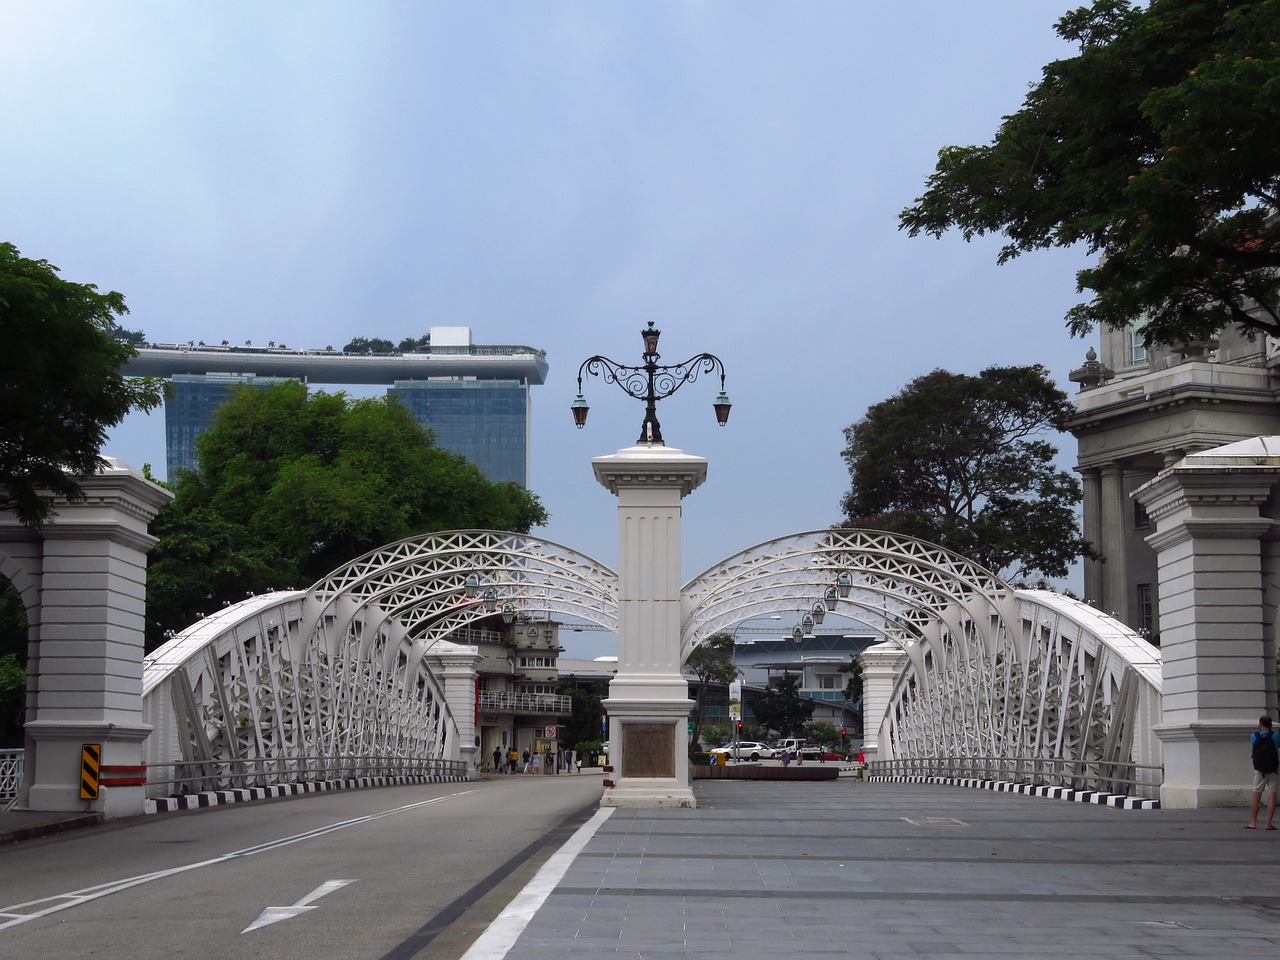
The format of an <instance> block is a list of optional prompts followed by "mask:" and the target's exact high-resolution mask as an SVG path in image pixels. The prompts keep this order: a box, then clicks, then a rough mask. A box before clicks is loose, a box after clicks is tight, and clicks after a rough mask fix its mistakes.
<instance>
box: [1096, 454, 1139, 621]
mask: <svg viewBox="0 0 1280 960" xmlns="http://www.w3.org/2000/svg"><path fill="white" fill-rule="evenodd" d="M1100 502H1101V506H1102V510H1101V511H1100V514H1101V525H1100V530H1099V541H1100V542H1099V543H1098V544H1097V546H1098V550H1099V552H1100V553H1101V554H1102V559H1103V562H1102V563H1101V564H1099V566H1101V568H1102V570H1101V581H1102V584H1101V585H1102V591H1101V593H1100V594H1099V596H1098V609H1099V610H1101V611H1102V612H1103V613H1107V614H1111V615H1112V616H1114V617H1115V618H1116V619H1118V620H1120V621H1122V622H1123V623H1127V624H1131V623H1132V622H1133V621H1132V618H1131V617H1130V612H1131V611H1130V609H1129V608H1130V605H1131V604H1130V600H1129V591H1128V586H1127V581H1128V575H1127V567H1128V563H1127V562H1126V560H1125V552H1124V534H1125V531H1126V530H1128V529H1129V526H1130V524H1129V523H1128V522H1127V521H1128V519H1129V513H1128V511H1129V509H1131V508H1130V506H1129V500H1128V498H1127V497H1125V495H1124V470H1123V469H1122V468H1121V467H1120V466H1119V465H1116V464H1109V465H1108V466H1105V467H1103V468H1102V483H1101V497H1100Z"/></svg>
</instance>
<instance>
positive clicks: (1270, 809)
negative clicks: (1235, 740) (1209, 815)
mask: <svg viewBox="0 0 1280 960" xmlns="http://www.w3.org/2000/svg"><path fill="white" fill-rule="evenodd" d="M1249 742H1250V743H1251V744H1252V745H1253V799H1252V800H1251V801H1250V803H1249V822H1248V823H1246V824H1245V825H1244V828H1245V829H1246V830H1257V829H1258V808H1259V807H1260V806H1262V794H1263V793H1264V792H1265V793H1266V794H1267V825H1266V829H1268V830H1274V829H1275V828H1276V827H1275V824H1274V823H1272V821H1273V820H1274V819H1275V816H1276V785H1277V780H1278V779H1280V774H1278V773H1277V771H1280V740H1277V739H1276V735H1275V734H1274V733H1272V732H1271V718H1270V717H1269V716H1267V715H1266V714H1265V713H1264V714H1263V715H1262V716H1261V717H1259V718H1258V729H1257V730H1255V731H1254V732H1253V736H1252V737H1250V738H1249Z"/></svg>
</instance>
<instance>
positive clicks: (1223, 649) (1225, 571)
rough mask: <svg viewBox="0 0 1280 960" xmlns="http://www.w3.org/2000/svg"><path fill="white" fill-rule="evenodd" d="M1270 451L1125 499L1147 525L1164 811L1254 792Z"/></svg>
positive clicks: (1273, 463)
mask: <svg viewBox="0 0 1280 960" xmlns="http://www.w3.org/2000/svg"><path fill="white" fill-rule="evenodd" d="M1266 441H1270V446H1269V447H1268V445H1267V443H1266ZM1271 449H1274V450H1277V451H1280V438H1258V439H1256V440H1248V441H1242V442H1241V443H1236V444H1230V445H1229V446H1227V447H1221V448H1219V449H1217V450H1213V451H1208V452H1206V453H1204V454H1197V455H1193V456H1188V457H1185V458H1184V459H1183V460H1182V461H1181V462H1179V463H1178V464H1177V465H1176V466H1174V467H1172V468H1169V469H1166V470H1164V471H1162V472H1161V473H1160V474H1158V475H1157V476H1156V477H1155V479H1153V480H1151V481H1150V482H1149V483H1147V484H1145V485H1144V486H1143V487H1141V488H1140V489H1139V490H1138V491H1136V492H1135V496H1136V497H1137V499H1138V501H1139V502H1140V503H1142V505H1143V506H1144V507H1145V508H1146V510H1147V513H1148V514H1150V516H1151V519H1152V521H1153V522H1154V523H1155V525H1156V532H1155V533H1154V534H1152V535H1151V536H1149V537H1148V538H1147V542H1148V543H1150V544H1151V546H1152V547H1153V549H1155V551H1156V553H1157V562H1158V566H1159V578H1160V639H1161V655H1162V659H1163V666H1162V673H1163V695H1162V707H1163V710H1162V713H1163V716H1162V718H1161V722H1160V724H1159V725H1158V726H1156V727H1155V732H1156V734H1157V735H1158V736H1159V738H1160V740H1161V744H1162V753H1163V760H1164V785H1163V787H1162V788H1161V794H1160V798H1161V804H1162V805H1165V806H1169V807H1213V806H1235V805H1238V804H1243V803H1246V802H1247V801H1248V797H1249V794H1250V792H1251V790H1252V780H1251V771H1250V766H1249V749H1248V747H1249V733H1250V731H1251V730H1254V729H1256V727H1257V721H1258V716H1259V715H1260V714H1262V713H1263V712H1264V711H1265V710H1267V708H1268V705H1269V704H1274V696H1273V694H1272V693H1271V691H1270V689H1269V688H1270V687H1271V686H1273V685H1274V682H1275V668H1274V665H1273V664H1272V663H1271V662H1269V657H1270V656H1271V651H1272V650H1273V649H1274V647H1273V646H1271V645H1269V644H1268V643H1267V637H1266V633H1265V630H1266V627H1265V624H1266V623H1268V622H1269V621H1270V619H1271V617H1270V615H1269V614H1268V612H1267V610H1266V609H1265V604H1264V592H1263V589H1264V573H1267V571H1264V570H1263V550H1262V545H1261V540H1260V538H1262V537H1264V536H1269V535H1270V533H1271V532H1272V529H1273V526H1274V520H1273V519H1270V518H1268V517H1266V516H1264V515H1263V513H1262V511H1261V509H1260V508H1261V507H1262V506H1263V505H1264V504H1266V503H1267V502H1268V500H1269V498H1270V496H1271V491H1272V489H1273V486H1274V485H1275V483H1276V481H1277V479H1280V455H1271V454H1270V450H1271ZM1268 552H1269V551H1268ZM1274 573H1275V571H1270V575H1274Z"/></svg>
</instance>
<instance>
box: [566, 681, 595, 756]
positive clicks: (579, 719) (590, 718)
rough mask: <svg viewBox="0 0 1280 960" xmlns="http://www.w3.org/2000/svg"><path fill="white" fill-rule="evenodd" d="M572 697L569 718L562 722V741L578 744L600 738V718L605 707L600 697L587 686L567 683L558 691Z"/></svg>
mask: <svg viewBox="0 0 1280 960" xmlns="http://www.w3.org/2000/svg"><path fill="white" fill-rule="evenodd" d="M558 692H559V693H560V694H561V695H563V696H567V697H569V698H570V714H569V719H567V720H565V721H564V722H563V723H562V724H561V730H560V742H561V743H565V744H570V745H573V746H574V747H575V748H576V745H577V744H579V743H585V742H587V741H590V740H598V739H599V738H600V718H601V717H602V716H604V707H603V706H601V704H600V698H599V697H598V696H596V695H595V694H594V693H592V692H591V691H590V690H588V689H586V688H585V687H580V686H578V685H577V684H571V685H570V684H566V685H564V686H562V687H561V688H560V690H559V691H558Z"/></svg>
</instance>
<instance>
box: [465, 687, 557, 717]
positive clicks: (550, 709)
mask: <svg viewBox="0 0 1280 960" xmlns="http://www.w3.org/2000/svg"><path fill="white" fill-rule="evenodd" d="M480 709H481V710H489V711H492V712H494V713H554V714H557V715H564V714H569V713H572V712H573V698H572V697H566V696H562V695H560V694H558V693H509V692H492V691H489V690H481V691H480Z"/></svg>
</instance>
